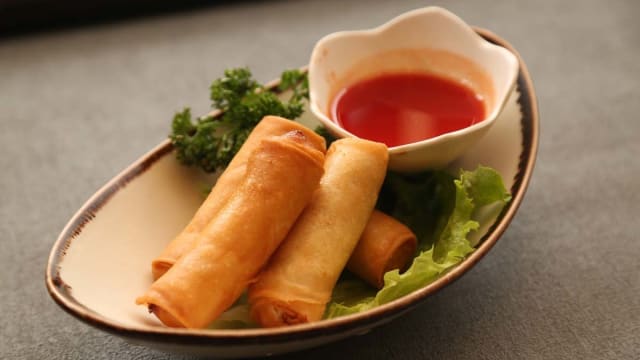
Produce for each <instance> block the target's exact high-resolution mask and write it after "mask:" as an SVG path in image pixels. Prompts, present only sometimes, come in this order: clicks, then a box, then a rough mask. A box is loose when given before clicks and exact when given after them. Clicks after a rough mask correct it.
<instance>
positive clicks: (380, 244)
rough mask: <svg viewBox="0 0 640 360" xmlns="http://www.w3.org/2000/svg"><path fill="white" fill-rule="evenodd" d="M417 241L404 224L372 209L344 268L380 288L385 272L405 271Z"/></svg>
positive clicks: (413, 253)
mask: <svg viewBox="0 0 640 360" xmlns="http://www.w3.org/2000/svg"><path fill="white" fill-rule="evenodd" d="M417 246H418V241H417V239H416V235H415V234H414V233H413V232H412V231H411V230H410V229H409V228H408V227H406V226H405V225H404V224H402V223H401V222H399V221H398V220H396V219H394V218H392V217H391V216H388V215H386V214H384V213H382V212H380V211H378V210H375V211H374V212H373V213H372V214H371V217H370V218H369V221H368V222H367V226H366V227H365V228H364V232H363V233H362V236H361V237H360V240H359V241H358V245H357V246H356V248H355V249H354V250H353V253H352V254H351V258H349V262H348V263H347V269H349V271H351V272H352V273H354V274H356V275H358V276H359V277H360V278H362V279H363V280H365V281H366V282H368V283H369V284H371V285H373V286H375V287H376V288H378V289H381V288H382V286H383V285H384V274H385V273H386V272H387V271H390V270H394V269H399V270H400V271H404V270H406V268H407V267H408V266H409V264H410V263H411V260H412V259H413V257H414V255H415V252H416V248H417Z"/></svg>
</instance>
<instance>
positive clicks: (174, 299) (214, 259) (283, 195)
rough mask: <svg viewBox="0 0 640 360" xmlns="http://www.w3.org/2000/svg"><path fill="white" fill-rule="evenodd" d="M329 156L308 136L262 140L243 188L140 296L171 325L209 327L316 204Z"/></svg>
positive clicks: (298, 133) (140, 301) (139, 301)
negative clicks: (307, 208)
mask: <svg viewBox="0 0 640 360" xmlns="http://www.w3.org/2000/svg"><path fill="white" fill-rule="evenodd" d="M323 161H324V154H323V153H322V152H321V151H318V150H317V149H316V146H315V145H314V144H313V143H312V142H310V141H309V140H308V139H307V137H306V136H305V135H304V134H303V133H302V132H301V131H293V132H290V133H287V134H286V135H283V136H280V137H272V138H268V139H265V140H263V141H261V143H260V145H259V146H258V147H257V148H256V150H255V151H254V152H253V153H252V154H251V156H250V158H249V160H248V161H247V171H246V174H245V176H244V178H243V180H242V183H241V184H240V185H239V186H238V189H237V190H236V191H235V192H234V193H233V194H232V195H231V196H230V197H229V199H228V200H227V203H226V204H225V205H224V206H223V207H222V208H221V209H220V211H219V212H218V214H217V215H216V217H215V218H214V219H213V220H212V221H211V222H210V223H209V224H208V225H207V226H206V227H205V228H204V229H203V230H202V231H201V232H200V235H199V237H198V239H197V246H195V247H194V248H193V249H191V250H190V251H189V252H187V253H186V254H184V255H183V256H182V257H181V258H180V259H179V260H178V261H177V262H176V263H175V264H174V265H173V266H172V267H171V268H170V269H169V271H167V272H166V273H165V274H164V275H163V276H162V277H160V278H159V279H158V280H156V281H155V282H154V283H153V284H152V285H151V288H150V289H149V290H148V291H147V293H146V294H144V295H143V296H141V297H139V298H138V299H136V303H137V304H145V305H148V307H149V310H150V311H152V312H153V313H155V315H156V316H157V317H158V318H159V319H160V320H161V321H162V322H163V323H164V324H166V325H168V326H173V327H187V328H202V327H205V326H207V325H208V324H209V323H211V322H212V321H213V320H214V319H215V318H217V317H218V316H219V315H220V314H221V313H222V312H223V311H225V310H226V309H227V308H228V307H229V306H231V305H232V304H233V303H234V302H235V301H236V300H237V298H238V297H239V296H240V294H241V293H242V292H243V291H244V289H245V288H246V286H247V284H248V283H249V281H251V280H253V279H254V278H255V276H256V275H257V273H258V271H259V270H260V268H261V267H263V266H264V264H265V263H266V262H267V260H268V259H269V257H270V256H271V254H272V253H273V252H274V251H275V249H276V248H277V247H278V245H279V244H280V243H281V242H282V240H283V239H284V238H285V236H286V234H287V232H288V231H289V229H290V228H291V227H292V226H293V224H294V222H295V221H296V219H297V218H298V216H299V215H300V213H301V212H302V210H303V209H304V207H305V206H306V205H307V203H308V202H309V201H310V199H311V196H312V194H313V192H314V191H315V189H316V188H317V187H318V183H319V181H320V177H321V176H322V173H323V168H322V165H323Z"/></svg>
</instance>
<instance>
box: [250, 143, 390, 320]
mask: <svg viewBox="0 0 640 360" xmlns="http://www.w3.org/2000/svg"><path fill="white" fill-rule="evenodd" d="M387 162H388V153H387V148H386V146H385V145H384V144H381V143H376V142H372V141H367V140H362V139H356V138H346V139H340V140H337V141H335V142H334V143H333V144H332V145H331V147H330V148H329V150H328V151H327V156H326V160H325V165H324V170H325V173H324V176H323V177H322V179H321V180H320V186H319V187H318V189H317V190H316V192H315V193H314V195H313V198H312V200H311V202H310V204H309V205H308V206H307V208H306V209H305V210H304V212H303V213H302V215H301V216H300V218H299V219H298V221H297V222H296V224H295V225H294V227H293V229H291V231H290V232H289V234H288V235H287V238H286V239H285V241H284V242H283V244H282V245H281V246H280V248H278V250H277V251H276V253H275V254H274V256H273V257H272V258H271V260H270V261H269V264H268V265H267V267H266V268H265V269H264V270H263V271H262V272H261V273H260V275H259V276H258V280H257V281H256V282H255V283H253V284H252V285H251V286H250V287H249V292H248V294H249V304H250V307H251V308H250V314H251V317H252V319H253V320H254V321H256V322H257V323H258V324H260V325H262V326H265V327H275V326H284V325H291V324H298V323H304V322H311V321H316V320H320V319H321V318H322V315H323V313H324V310H325V307H326V304H327V302H328V301H329V299H330V297H331V292H332V290H333V287H334V286H335V283H336V281H337V280H338V277H339V276H340V273H341V272H342V270H343V269H344V267H345V265H346V263H347V260H348V259H349V256H350V255H351V253H352V252H353V249H354V248H355V247H356V244H357V242H358V239H359V238H360V236H361V235H362V232H363V230H364V228H365V225H366V224H367V221H368V220H369V217H370V216H371V212H372V211H373V208H374V206H375V203H376V200H377V198H378V192H379V191H380V187H381V186H382V182H383V180H384V177H385V174H386V169H387Z"/></svg>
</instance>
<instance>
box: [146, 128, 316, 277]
mask: <svg viewBox="0 0 640 360" xmlns="http://www.w3.org/2000/svg"><path fill="white" fill-rule="evenodd" d="M293 130H298V131H301V132H303V133H304V135H305V136H306V137H307V139H308V140H309V141H310V143H311V145H312V146H313V148H315V149H317V150H319V151H322V152H323V153H324V152H325V150H326V145H325V140H324V138H323V137H321V136H319V135H318V134H316V133H315V132H313V131H312V130H310V129H308V128H306V127H304V126H303V125H300V124H299V123H296V122H293V121H290V120H287V119H284V118H281V117H277V116H266V117H264V118H263V119H262V121H260V123H258V125H257V126H256V127H255V128H254V129H253V131H252V132H251V134H250V135H249V137H248V138H247V140H246V141H245V143H244V144H243V145H242V147H241V148H240V150H239V151H238V153H237V154H236V155H235V157H234V158H233V160H231V162H230V163H229V165H228V166H227V168H226V170H225V171H224V172H223V173H222V175H220V177H219V178H218V181H217V182H216V184H215V186H214V187H213V189H211V192H210V193H209V196H208V197H207V199H206V200H205V201H204V202H203V203H202V205H201V206H200V208H199V209H198V211H197V212H196V213H195V215H194V216H193V218H192V219H191V221H190V222H189V224H188V225H187V226H186V227H185V228H184V230H182V232H181V233H180V234H178V235H177V236H176V237H175V238H174V239H173V240H172V241H171V242H170V243H169V244H168V245H167V246H166V248H165V249H164V250H163V252H162V253H161V254H160V255H159V256H158V257H157V258H155V259H154V260H153V261H152V263H151V272H152V274H153V278H154V279H158V278H159V277H160V276H162V274H164V273H165V272H167V270H169V268H170V267H171V266H173V264H174V263H175V262H176V260H178V259H179V258H180V257H181V256H182V255H183V254H185V253H187V252H188V251H189V250H191V249H193V247H194V246H195V241H196V239H197V238H198V234H199V233H200V231H202V229H204V228H205V226H207V224H208V223H209V222H210V221H211V219H213V217H214V216H215V215H216V214H217V213H218V211H219V210H220V208H222V206H223V205H224V204H225V203H226V202H227V199H228V198H229V196H231V194H232V193H233V192H234V191H235V190H236V189H237V188H238V185H239V184H240V183H241V182H242V179H243V177H244V173H245V170H246V164H247V159H248V158H249V155H250V154H251V153H252V152H253V151H254V150H255V149H256V147H257V146H258V144H260V141H262V140H263V139H265V138H267V137H270V136H279V135H283V134H285V133H287V132H289V131H293Z"/></svg>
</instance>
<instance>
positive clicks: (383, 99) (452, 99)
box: [331, 73, 485, 147]
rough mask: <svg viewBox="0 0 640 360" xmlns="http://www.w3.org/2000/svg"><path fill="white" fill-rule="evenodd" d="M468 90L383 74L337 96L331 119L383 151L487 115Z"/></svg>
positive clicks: (429, 78) (424, 77)
mask: <svg viewBox="0 0 640 360" xmlns="http://www.w3.org/2000/svg"><path fill="white" fill-rule="evenodd" d="M484 112H485V109H484V103H483V101H482V98H481V97H480V96H479V95H477V94H476V93H474V92H473V91H472V90H471V89H470V88H468V87H466V86H464V85H462V84H459V83H457V82H454V81H453V80H449V79H446V78H443V77H438V76H436V75H430V74H420V73H416V74H412V73H409V74H385V75H381V76H378V77H374V78H369V79H366V80H364V81H361V82H358V83H356V84H354V85H352V86H349V87H347V88H345V89H343V90H342V91H340V92H339V93H338V94H337V96H336V97H335V98H334V100H333V102H332V104H331V116H332V117H333V120H334V121H336V122H337V123H338V124H340V126H342V127H343V128H344V129H345V130H347V131H349V132H350V133H352V134H354V135H356V136H358V137H361V138H364V139H369V140H373V141H378V142H382V143H385V144H386V145H387V146H389V147H392V146H398V145H404V144H408V143H412V142H416V141H421V140H425V139H429V138H432V137H435V136H438V135H442V134H445V133H448V132H452V131H455V130H459V129H463V128H465V127H468V126H470V125H472V124H474V123H477V122H479V121H481V120H482V119H483V118H484V116H485V113H484Z"/></svg>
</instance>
